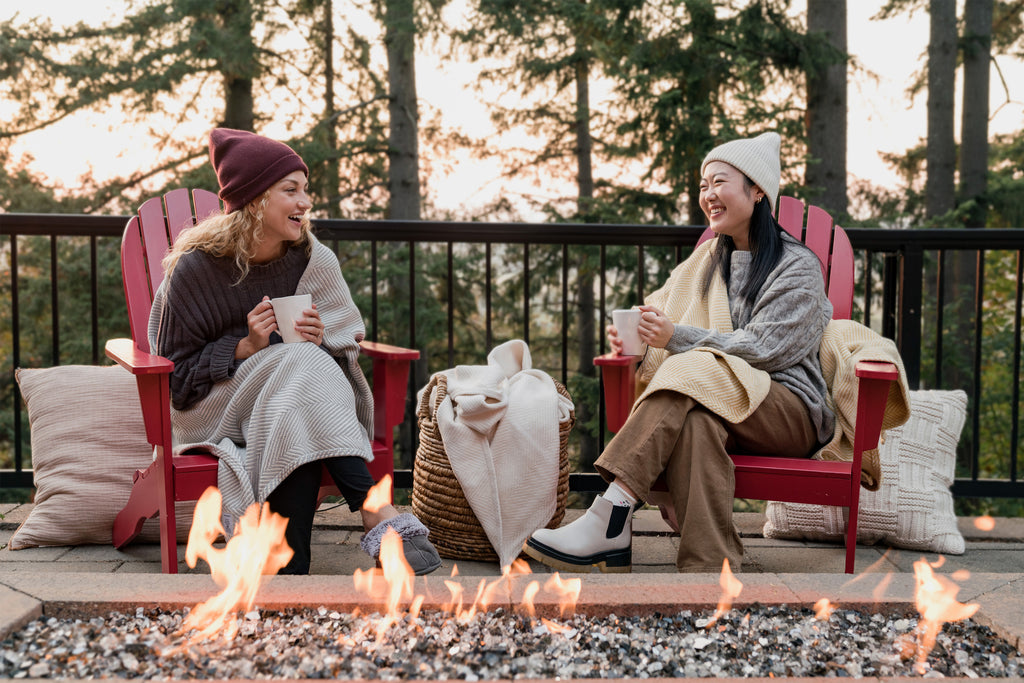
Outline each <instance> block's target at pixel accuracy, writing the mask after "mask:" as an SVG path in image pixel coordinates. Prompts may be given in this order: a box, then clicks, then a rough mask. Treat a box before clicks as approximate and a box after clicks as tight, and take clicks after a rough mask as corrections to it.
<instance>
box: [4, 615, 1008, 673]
mask: <svg viewBox="0 0 1024 683" xmlns="http://www.w3.org/2000/svg"><path fill="white" fill-rule="evenodd" d="M187 613H188V611H187V610H180V611H173V612H159V611H147V610H143V609H139V610H137V611H136V612H135V613H134V614H128V615H126V614H120V613H112V614H110V615H109V616H108V617H106V618H99V617H97V618H93V619H88V620H85V619H82V620H62V619H56V618H44V619H38V620H36V621H33V622H32V623H30V624H28V625H27V626H26V627H25V628H23V629H22V630H21V631H20V632H18V633H16V634H14V635H12V636H10V637H9V638H7V639H6V640H4V641H3V642H0V678H12V679H18V678H76V679H88V678H140V679H168V678H172V679H268V678H281V679H293V678H338V679H352V678H369V679H381V680H396V679H412V678H417V679H429V680H441V679H462V680H468V681H476V680H483V679H516V678H556V677H557V678H662V677H694V678H696V677H721V676H731V677H754V676H759V677H760V676H776V677H778V676H842V677H862V676H883V677H884V676H920V675H924V676H925V677H941V676H961V677H971V678H973V677H1011V676H1021V675H1024V657H1022V656H1021V655H1020V654H1019V653H1018V652H1017V651H1016V650H1015V649H1014V648H1013V647H1012V646H1011V645H1009V644H1008V643H1006V642H1005V641H1004V640H1002V639H1000V638H999V637H997V636H996V635H995V634H994V633H993V632H992V631H991V630H990V629H988V628H987V627H984V626H980V625H979V624H977V623H975V622H973V621H971V620H966V621H963V622H958V623H953V624H946V625H945V627H944V628H943V631H942V632H941V633H940V634H939V636H938V638H937V641H936V645H935V647H934V649H933V650H932V652H931V653H930V654H929V656H928V658H927V662H926V665H925V667H924V668H923V669H920V670H915V666H914V664H915V645H914V643H915V642H916V641H915V639H914V632H915V629H916V627H917V620H916V619H915V618H910V617H902V616H887V615H881V614H869V613H864V612H857V611H852V610H842V609H840V610H837V611H835V612H834V613H833V614H832V616H831V618H830V619H829V620H828V621H819V620H817V619H815V617H814V614H813V613H812V612H811V611H809V610H795V609H789V608H786V607H785V606H783V607H766V606H761V605H754V606H751V607H747V608H744V609H742V610H740V609H737V610H733V611H732V612H730V613H729V614H727V615H726V616H725V617H723V618H722V619H720V620H719V621H718V622H717V623H709V621H710V619H709V616H710V613H705V612H690V611H683V612H679V613H678V614H674V615H653V616H647V617H616V616H614V615H613V616H608V617H604V618H595V617H583V616H574V617H566V618H563V619H557V620H555V623H556V624H557V625H558V626H561V627H567V628H568V630H567V631H566V632H564V633H555V632H552V630H550V629H549V627H548V626H547V625H546V624H544V623H542V622H541V621H540V620H537V619H530V618H529V617H526V616H523V615H519V614H511V613H509V612H507V611H502V610H497V611H494V612H486V613H481V614H477V615H476V616H474V617H472V618H468V619H464V620H456V619H454V618H452V617H451V616H450V615H449V614H445V613H439V612H424V613H423V614H421V615H419V616H418V617H417V618H415V619H413V618H411V617H409V616H405V617H404V618H402V619H401V620H399V621H397V622H395V623H389V624H385V620H384V619H383V618H382V617H380V616H379V615H361V616H360V615H353V614H347V613H339V612H334V611H331V610H328V609H325V608H322V607H321V608H320V609H318V610H296V611H291V612H269V611H268V612H263V613H260V612H259V611H253V612H251V613H249V614H246V615H244V616H241V615H240V616H239V617H238V627H239V628H238V635H237V636H236V637H235V638H234V639H233V640H230V641H226V642H225V641H223V640H220V639H217V640H206V641H200V642H193V641H190V640H189V639H188V638H186V637H183V636H182V635H181V633H180V629H181V624H182V620H183V619H184V617H185V615H186V614H187ZM382 624H384V627H383V632H382V633H379V634H378V629H382Z"/></svg>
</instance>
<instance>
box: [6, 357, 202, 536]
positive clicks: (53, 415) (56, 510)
mask: <svg viewBox="0 0 1024 683" xmlns="http://www.w3.org/2000/svg"><path fill="white" fill-rule="evenodd" d="M15 376H16V379H17V381H18V385H19V387H20V388H21V395H22V397H24V399H25V404H26V406H27V408H28V418H29V424H30V428H31V438H32V467H33V478H34V483H35V488H36V495H35V506H34V507H33V508H32V511H31V512H30V513H29V516H28V518H27V519H26V520H25V522H24V523H23V524H22V525H21V526H19V527H18V529H17V531H15V532H14V535H13V536H12V537H11V540H10V543H9V546H10V548H11V549H12V550H20V549H22V548H31V547H36V546H54V545H80V544H89V543H92V544H109V543H111V542H112V528H113V524H114V517H115V516H116V515H117V513H118V512H120V511H121V508H123V507H124V505H125V503H127V502H128V495H129V493H130V492H131V486H132V478H133V475H134V472H135V470H137V469H145V468H146V467H147V466H148V465H149V463H150V462H151V461H152V457H153V456H152V448H151V446H150V445H149V443H148V442H147V441H146V430H145V425H144V424H143V421H142V410H141V408H140V407H139V393H138V389H137V388H136V384H135V378H134V377H133V376H132V374H131V373H130V372H128V371H127V370H125V369H124V368H121V367H120V366H111V367H101V366H92V365H65V366H60V367H55V368H46V369H18V370H17V372H16V373H15ZM194 507H195V503H178V505H177V507H176V511H177V527H178V528H177V533H178V540H179V542H185V541H186V540H187V538H188V529H189V527H190V526H191V523H192V514H191V513H192V509H193V508H194ZM136 540H142V541H149V542H158V541H159V524H158V521H157V520H156V519H155V518H154V519H151V520H149V521H147V522H146V524H145V526H143V530H142V533H141V534H140V535H139V536H138V537H137V538H136Z"/></svg>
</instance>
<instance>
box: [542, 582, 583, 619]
mask: <svg viewBox="0 0 1024 683" xmlns="http://www.w3.org/2000/svg"><path fill="white" fill-rule="evenodd" d="M544 590H546V591H551V592H552V593H555V594H557V595H558V596H559V600H558V616H560V617H564V616H565V613H566V612H575V611H576V602H577V601H578V600H579V598H580V591H581V590H583V579H579V578H575V579H562V577H561V576H559V575H558V572H555V573H554V574H552V575H551V578H550V579H548V580H547V581H545V582H544Z"/></svg>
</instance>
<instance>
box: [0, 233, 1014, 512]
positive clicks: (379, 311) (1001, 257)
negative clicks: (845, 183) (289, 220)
mask: <svg viewBox="0 0 1024 683" xmlns="http://www.w3.org/2000/svg"><path fill="white" fill-rule="evenodd" d="M126 220H127V217H122V216H81V215H51V214H0V236H2V237H3V241H2V242H0V270H2V271H3V278H2V279H3V281H2V282H0V326H2V328H0V330H2V329H3V328H7V329H8V330H9V335H6V334H2V332H0V358H6V359H7V361H6V367H3V368H0V389H2V390H3V392H4V393H3V394H0V399H2V398H3V396H4V394H6V395H7V397H8V400H7V407H6V408H5V410H7V411H9V415H6V416H4V415H0V425H6V430H5V431H6V432H7V433H6V434H4V433H0V458H3V457H5V454H4V453H3V449H4V447H5V442H6V445H7V448H8V449H9V451H10V452H9V453H8V454H6V457H7V461H6V462H3V461H0V488H20V487H29V486H31V484H32V480H31V476H32V475H31V470H30V468H29V467H28V464H27V459H26V456H25V452H26V442H27V434H26V431H27V430H26V426H25V424H24V422H25V420H24V416H23V409H22V405H21V402H20V400H19V398H18V394H17V391H16V389H14V379H13V377H14V370H15V368H17V367H22V366H35V367H45V366H50V365H60V364H65V363H67V362H80V363H81V362H84V363H92V364H98V363H103V362H105V359H104V357H103V344H104V343H105V341H106V339H107V338H108V337H112V336H126V335H127V319H126V317H125V316H124V314H123V312H124V305H123V295H122V293H121V292H120V284H119V273H120V267H119V264H118V263H117V260H116V253H117V247H118V245H119V244H120V238H121V233H122V231H123V228H124V225H125V222H126ZM316 229H317V234H318V236H319V237H320V239H321V240H323V241H325V242H326V243H328V244H330V245H332V246H333V248H334V249H335V252H336V253H338V255H339V259H340V260H341V262H342V268H343V271H344V272H345V275H346V278H347V280H348V282H349V285H350V287H351V288H352V290H353V295H354V296H355V298H356V300H357V302H358V303H359V305H360V308H361V309H362V310H363V312H364V315H365V316H366V318H367V332H368V336H369V338H371V339H377V340H380V341H387V342H389V343H394V344H399V345H403V346H410V347H415V348H420V349H421V350H428V351H429V352H428V353H426V354H425V358H424V359H423V360H422V361H421V363H420V366H419V367H418V368H417V371H416V372H414V373H413V377H412V378H411V380H410V384H411V386H410V395H413V394H414V393H415V389H417V388H418V387H419V386H422V385H423V383H425V382H424V378H425V377H426V376H429V374H430V373H431V372H436V371H438V370H441V369H444V368H447V367H452V366H454V365H455V364H457V363H466V362H470V363H472V362H483V360H482V359H483V358H484V357H485V356H486V351H487V350H488V349H490V348H491V347H492V345H493V344H494V343H495V341H496V340H497V341H503V340H504V339H506V338H511V337H520V338H523V339H524V340H526V341H527V342H528V343H531V346H532V345H533V344H534V343H536V344H537V348H539V349H540V350H541V352H540V354H538V353H537V352H536V351H535V358H536V357H537V356H538V355H541V356H542V357H543V358H544V359H545V363H546V365H545V366H544V369H548V370H549V372H551V374H552V376H554V377H555V378H556V379H559V380H560V381H561V382H562V383H563V384H566V385H568V384H569V383H570V382H571V381H572V382H577V381H582V380H581V379H580V376H581V375H583V374H584V373H583V370H582V369H583V368H585V367H586V366H587V364H588V360H589V359H585V358H583V356H582V354H583V353H584V351H586V350H588V349H591V348H592V349H593V351H594V352H596V353H601V352H603V351H604V350H605V349H604V348H603V346H604V343H605V342H604V335H603V331H602V330H603V324H600V323H601V321H603V320H604V319H605V318H606V316H607V314H608V312H609V311H610V309H611V308H615V307H620V306H623V305H626V306H628V305H632V304H634V303H637V302H639V301H642V299H643V296H644V293H645V292H649V291H651V290H652V289H653V288H654V287H657V286H658V285H660V283H661V282H662V281H663V280H664V277H665V275H667V272H668V268H670V267H671V265H672V264H674V263H676V262H678V261H679V260H681V259H682V258H685V256H686V255H687V254H688V253H689V251H690V249H691V248H692V247H693V245H694V244H695V243H696V241H697V239H698V237H699V235H700V233H701V231H702V230H703V228H699V227H692V226H649V225H590V224H551V223H544V224H524V223H455V222H411V221H346V220H335V219H332V220H319V221H317V222H316ZM847 233H848V234H849V236H850V240H851V242H852V243H853V246H854V249H855V254H856V259H857V283H856V297H855V303H854V311H855V313H854V317H855V319H858V320H860V321H861V322H864V323H865V324H867V325H869V326H871V327H873V328H874V329H876V330H878V331H879V332H880V333H881V334H883V335H884V336H886V337H889V338H891V339H893V340H894V341H895V342H896V344H897V346H898V348H899V350H900V353H901V355H902V358H903V361H904V365H905V367H906V370H907V376H908V380H909V383H910V386H911V388H936V389H940V388H941V389H948V388H963V389H964V390H965V391H966V392H967V394H968V397H969V413H968V425H967V426H966V427H965V430H964V437H963V439H962V441H961V446H960V455H959V459H958V472H957V474H958V478H957V481H956V482H955V484H954V487H953V490H954V494H955V495H958V496H965V497H979V496H985V497H989V496H991V497H1024V481H1021V480H1020V478H1019V468H1018V451H1019V445H1020V444H1019V442H1020V434H1019V414H1020V407H1021V406H1020V393H1019V384H1020V373H1021V345H1020V342H1021V315H1022V314H1021V307H1022V292H1024V267H1022V254H1024V230H1016V229H1013V230H965V229H948V230H943V229H928V230H890V229H874V228H854V229H848V230H847ZM72 263H73V264H74V266H73V268H72V266H71V264H72ZM69 269H71V270H72V271H73V274H71V275H69V274H68V270H69ZM585 271H586V273H588V274H585ZM69 280H71V282H69ZM111 290H115V291H111ZM68 292H73V297H74V299H73V303H74V304H75V310H74V316H75V319H76V320H80V319H81V317H82V316H83V315H84V311H86V310H87V311H88V312H89V315H88V316H87V318H88V321H87V323H83V324H76V326H75V328H74V329H73V330H69V329H68V327H67V325H66V319H67V318H68V313H67V312H66V311H67V305H68V303H67V302H68V299H69V298H70V297H71V296H72V294H70V293H68ZM585 292H592V293H593V301H592V303H591V304H589V305H590V308H586V307H585V306H583V304H582V303H581V301H583V299H585V298H587V297H585V296H584V295H583V294H584V293H585ZM66 293H67V294H66ZM83 298H84V299H85V300H86V304H85V305H83V304H82V299H83ZM117 301H120V309H119V310H118V309H117V306H118V304H117ZM29 304H31V307H32V311H31V312H29V311H28V310H27V306H28V305H29ZM588 310H589V311H592V313H591V315H592V320H590V322H591V323H593V324H592V325H591V326H589V327H588V326H584V325H583V322H585V321H580V320H579V319H578V318H579V315H580V311H584V312H586V311H588ZM41 321H45V324H44V323H43V322H41ZM40 327H42V328H47V327H48V329H39V328H40ZM84 330H88V331H87V332H85V331H84ZM580 330H583V332H581V331H580ZM588 330H591V331H592V334H591V335H590V338H589V342H588V341H587V340H586V337H587V331H588ZM581 334H582V338H583V339H584V341H582V342H581V341H580V339H581ZM29 337H31V340H29V339H28V338H29ZM531 339H532V340H533V341H531ZM72 345H73V346H74V349H73V350H69V347H71V346H72ZM5 346H6V347H7V348H4V347H5ZM573 361H575V365H574V364H573ZM588 381H589V384H587V383H585V382H584V383H583V384H580V385H579V386H584V387H587V393H588V394H589V393H590V392H591V391H592V392H593V393H594V394H595V395H593V396H589V397H588V399H587V400H589V401H590V402H591V403H592V404H593V405H594V406H595V408H594V409H595V410H596V411H597V415H598V417H599V419H600V423H601V425H602V427H601V428H599V429H597V430H596V435H595V438H596V439H597V441H598V442H599V443H601V444H603V441H604V439H605V437H606V436H607V434H606V433H605V431H604V429H603V414H602V413H601V412H600V411H601V410H602V408H601V407H600V403H601V402H600V401H599V400H597V392H598V391H599V384H598V382H599V380H598V379H597V378H596V377H595V378H591V379H590V380H588ZM574 398H576V399H577V402H578V403H579V402H580V401H582V400H583V398H582V397H581V396H579V395H574ZM409 422H411V420H407V425H406V430H405V431H406V432H407V434H406V435H405V441H404V443H405V446H404V449H403V450H404V456H403V457H404V458H405V459H404V460H403V463H404V464H405V465H406V467H404V468H400V469H399V472H397V473H396V484H397V485H398V486H399V487H405V488H408V487H411V481H412V480H411V472H410V470H409V469H408V464H409V463H410V462H411V461H410V460H409V458H410V457H411V452H412V451H413V450H414V449H413V447H412V444H413V443H414V442H415V434H414V433H413V432H414V429H413V428H410V425H408V423H409ZM995 434H999V435H1000V436H999V443H1000V444H1002V443H1004V442H1005V444H1006V445H1005V447H1004V446H1002V445H999V446H998V447H995V446H993V443H994V442H995V437H994V435H995ZM993 449H995V451H996V452H993ZM572 486H573V488H574V490H595V489H599V488H601V486H602V485H601V484H600V483H599V482H598V481H597V477H596V475H593V474H589V473H586V472H575V473H574V474H573V476H572Z"/></svg>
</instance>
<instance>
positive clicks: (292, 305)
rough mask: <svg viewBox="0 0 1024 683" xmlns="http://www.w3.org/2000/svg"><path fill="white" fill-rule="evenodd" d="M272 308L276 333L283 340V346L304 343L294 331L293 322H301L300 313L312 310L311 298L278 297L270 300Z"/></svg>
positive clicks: (299, 296)
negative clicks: (275, 322) (308, 309)
mask: <svg viewBox="0 0 1024 683" xmlns="http://www.w3.org/2000/svg"><path fill="white" fill-rule="evenodd" d="M270 305H271V306H273V307H274V317H275V318H277V333H278V334H280V335H281V338H282V339H284V342H285V344H291V343H293V342H301V341H306V338H305V337H303V336H302V335H301V334H299V333H298V332H297V331H296V330H295V321H296V320H302V318H303V317H304V316H303V315H302V311H304V310H306V309H307V308H313V297H312V296H310V295H309V294H296V295H295V296H280V297H278V298H276V299H271V300H270Z"/></svg>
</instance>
